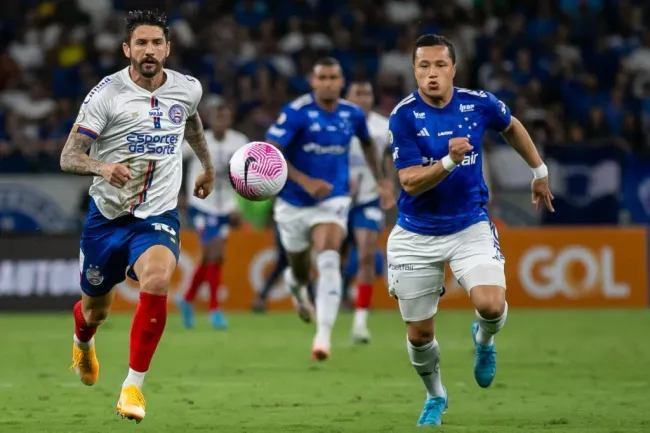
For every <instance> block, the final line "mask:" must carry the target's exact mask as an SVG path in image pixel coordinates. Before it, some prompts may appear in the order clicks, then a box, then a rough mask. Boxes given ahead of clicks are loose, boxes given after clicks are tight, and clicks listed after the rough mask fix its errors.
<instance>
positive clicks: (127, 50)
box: [122, 42, 131, 59]
mask: <svg viewBox="0 0 650 433" xmlns="http://www.w3.org/2000/svg"><path fill="white" fill-rule="evenodd" d="M122 51H124V56H125V57H126V58H127V59H130V58H131V47H129V44H127V43H126V42H122Z"/></svg>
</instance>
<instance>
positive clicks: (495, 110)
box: [487, 92, 512, 132]
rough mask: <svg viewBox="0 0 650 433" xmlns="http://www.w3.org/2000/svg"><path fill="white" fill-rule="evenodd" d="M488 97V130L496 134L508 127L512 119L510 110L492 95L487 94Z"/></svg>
mask: <svg viewBox="0 0 650 433" xmlns="http://www.w3.org/2000/svg"><path fill="white" fill-rule="evenodd" d="M487 95H488V102H487V105H488V116H489V122H488V126H489V128H490V129H493V130H495V131H498V132H502V131H504V130H505V129H506V128H507V127H508V126H510V121H511V119H512V114H511V113H510V108H508V106H507V105H506V104H504V103H503V101H501V100H500V99H498V98H497V97H496V96H494V95H493V94H492V93H489V92H487Z"/></svg>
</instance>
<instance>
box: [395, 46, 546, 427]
mask: <svg viewBox="0 0 650 433" xmlns="http://www.w3.org/2000/svg"><path fill="white" fill-rule="evenodd" d="M413 68H414V72H415V77H416V80H417V83H418V89H417V91H415V92H413V93H412V94H411V95H409V96H408V97H406V98H404V99H403V100H402V101H401V102H400V103H399V104H398V105H397V106H396V107H395V109H394V110H393V112H392V113H391V116H390V119H389V129H390V138H389V140H390V141H391V148H392V152H393V161H394V163H395V167H396V168H397V170H398V175H399V180H400V184H401V186H402V192H401V195H400V197H399V201H398V211H399V213H398V218H397V224H396V225H395V227H394V229H393V231H392V232H391V234H390V236H389V239H388V246H387V256H388V280H389V290H390V293H391V295H393V296H394V297H396V298H397V300H398V302H399V308H400V311H401V314H402V317H403V319H404V321H405V322H406V324H407V347H408V353H409V357H410V359H411V362H412V364H413V366H414V367H415V370H416V371H417V373H418V375H419V376H420V377H421V378H422V381H423V382H424V385H425V387H426V390H427V400H426V402H425V405H424V409H423V411H422V415H421V417H420V419H419V421H418V425H438V424H441V418H442V414H443V412H444V410H445V408H446V406H447V393H446V390H445V388H444V387H443V386H442V382H441V378H440V369H439V355H440V348H439V346H438V342H437V341H436V339H435V336H434V316H435V314H436V312H437V309H438V300H439V297H440V295H441V293H442V290H443V289H442V284H443V281H444V265H445V263H448V264H449V266H450V268H451V270H452V272H453V273H454V276H455V277H456V279H457V280H458V281H459V282H460V284H461V285H462V286H463V287H464V288H465V289H466V290H467V291H468V293H469V296H470V298H471V300H472V303H473V304H474V307H475V308H476V317H477V321H476V322H474V324H473V325H472V336H473V341H474V346H475V353H476V359H475V363H474V376H475V378H476V381H477V383H478V384H479V386H481V387H488V386H490V384H491V383H492V380H493V379H494V376H495V373H496V351H495V349H494V335H495V334H496V333H497V332H499V330H500V329H501V328H502V327H503V325H504V323H505V320H506V316H507V313H508V305H507V303H506V299H505V288H506V281H505V274H504V262H505V259H504V257H503V255H502V254H501V249H500V246H499V239H498V236H497V232H496V229H495V227H494V225H493V224H492V223H491V222H490V220H489V218H488V215H487V211H486V208H485V206H486V204H487V202H488V190H487V186H486V185H485V181H484V180H483V175H482V169H481V165H482V148H481V140H482V137H483V135H484V133H485V132H486V130H487V129H493V130H496V131H499V132H501V133H502V134H503V137H504V138H505V139H506V140H507V142H508V143H509V144H510V145H511V146H512V147H513V148H514V149H515V150H516V151H517V152H518V153H519V154H520V155H521V156H522V158H523V159H524V160H525V161H526V163H527V164H528V165H529V166H530V167H531V169H532V171H533V177H534V180H533V182H532V200H533V203H534V204H535V205H536V206H537V208H538V209H539V208H540V207H541V206H542V205H543V204H545V205H546V207H547V208H548V209H549V210H550V211H553V206H552V205H551V200H552V198H553V196H552V195H551V193H550V191H549V187H548V170H547V168H546V165H545V164H544V163H543V162H542V159H541V158H540V156H539V154H538V153H537V150H536V149H535V145H534V144H533V142H532V140H531V138H530V136H529V135H528V132H527V131H526V129H525V128H524V127H523V126H522V124H521V123H520V122H519V121H518V120H517V119H515V118H514V117H512V116H511V115H510V110H509V109H508V107H507V106H506V105H505V104H504V103H503V102H501V101H499V100H498V99H497V98H495V97H494V96H493V95H491V94H490V93H487V92H483V91H472V90H467V89H460V88H455V87H454V86H453V79H454V75H455V73H456V56H455V51H454V47H453V46H452V44H451V43H450V42H449V41H448V40H447V39H446V38H444V37H441V36H437V35H425V36H421V37H420V38H419V39H418V40H417V42H416V49H415V51H414V53H413Z"/></svg>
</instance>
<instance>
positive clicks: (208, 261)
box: [203, 252, 223, 265]
mask: <svg viewBox="0 0 650 433" xmlns="http://www.w3.org/2000/svg"><path fill="white" fill-rule="evenodd" d="M203 264H205V265H222V264H223V254H222V253H221V252H206V253H205V254H204V256H203Z"/></svg>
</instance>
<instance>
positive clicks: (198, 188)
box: [194, 170, 215, 199]
mask: <svg viewBox="0 0 650 433" xmlns="http://www.w3.org/2000/svg"><path fill="white" fill-rule="evenodd" d="M214 181H215V174H214V170H206V171H204V172H203V173H201V174H199V175H198V176H197V177H196V180H195V181H194V197H198V198H200V199H204V198H206V197H207V196H209V195H210V193H211V192H212V189H213V188H214Z"/></svg>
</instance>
